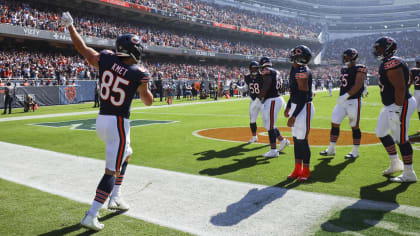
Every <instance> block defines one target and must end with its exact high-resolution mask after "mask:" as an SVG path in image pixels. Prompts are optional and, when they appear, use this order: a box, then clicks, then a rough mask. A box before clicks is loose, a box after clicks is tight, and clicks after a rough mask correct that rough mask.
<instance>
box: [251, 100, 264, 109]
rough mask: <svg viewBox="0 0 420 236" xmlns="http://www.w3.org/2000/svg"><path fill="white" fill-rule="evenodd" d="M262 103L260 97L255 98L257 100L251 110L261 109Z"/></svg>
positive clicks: (252, 104)
mask: <svg viewBox="0 0 420 236" xmlns="http://www.w3.org/2000/svg"><path fill="white" fill-rule="evenodd" d="M261 106H262V103H261V100H260V99H259V98H255V100H254V101H253V102H252V103H251V107H250V109H251V111H255V112H256V111H259V110H260V109H261Z"/></svg>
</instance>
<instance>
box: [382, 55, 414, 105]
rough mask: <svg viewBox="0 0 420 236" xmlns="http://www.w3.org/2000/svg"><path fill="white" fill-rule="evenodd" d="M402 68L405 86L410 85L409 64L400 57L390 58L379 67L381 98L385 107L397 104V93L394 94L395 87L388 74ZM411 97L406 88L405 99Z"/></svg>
mask: <svg viewBox="0 0 420 236" xmlns="http://www.w3.org/2000/svg"><path fill="white" fill-rule="evenodd" d="M400 67H401V68H402V70H403V73H404V78H402V79H403V80H405V84H406V85H408V81H409V79H410V77H409V70H408V66H407V64H406V63H405V62H404V61H403V60H402V59H401V58H399V57H390V58H386V59H385V60H384V61H383V62H382V63H381V65H380V67H379V88H380V89H381V98H382V103H383V104H384V105H385V106H389V105H391V104H392V103H395V93H394V86H392V84H391V82H390V81H389V78H388V76H387V75H386V72H387V71H388V70H393V69H397V68H400ZM410 97H411V94H410V92H409V91H408V86H406V90H405V99H408V98H410Z"/></svg>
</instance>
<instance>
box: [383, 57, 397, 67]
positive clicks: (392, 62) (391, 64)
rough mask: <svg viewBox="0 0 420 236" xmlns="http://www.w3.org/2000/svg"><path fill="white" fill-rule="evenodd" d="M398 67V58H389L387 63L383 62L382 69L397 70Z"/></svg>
mask: <svg viewBox="0 0 420 236" xmlns="http://www.w3.org/2000/svg"><path fill="white" fill-rule="evenodd" d="M399 65H401V61H400V60H398V58H391V59H390V60H389V61H386V62H384V69H385V70H390V69H394V68H397V67H398V66H399Z"/></svg>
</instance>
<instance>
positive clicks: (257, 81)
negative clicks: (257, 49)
mask: <svg viewBox="0 0 420 236" xmlns="http://www.w3.org/2000/svg"><path fill="white" fill-rule="evenodd" d="M245 83H246V86H247V88H248V91H249V96H250V97H251V102H250V103H249V120H250V124H249V126H250V128H251V133H252V138H251V139H250V140H249V141H248V143H254V142H257V141H258V136H257V123H256V122H257V118H258V114H260V112H261V111H262V106H261V109H260V110H257V111H253V110H251V104H252V103H253V102H254V100H255V98H256V97H257V96H258V95H259V94H260V92H261V89H262V87H263V78H262V75H261V73H260V70H259V64H258V62H256V61H252V62H251V63H250V64H249V74H247V75H245Z"/></svg>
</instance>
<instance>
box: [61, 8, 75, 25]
mask: <svg viewBox="0 0 420 236" xmlns="http://www.w3.org/2000/svg"><path fill="white" fill-rule="evenodd" d="M61 25H62V26H64V27H66V28H67V27H69V26H71V25H73V17H71V15H70V12H68V11H66V12H63V15H62V16H61Z"/></svg>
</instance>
